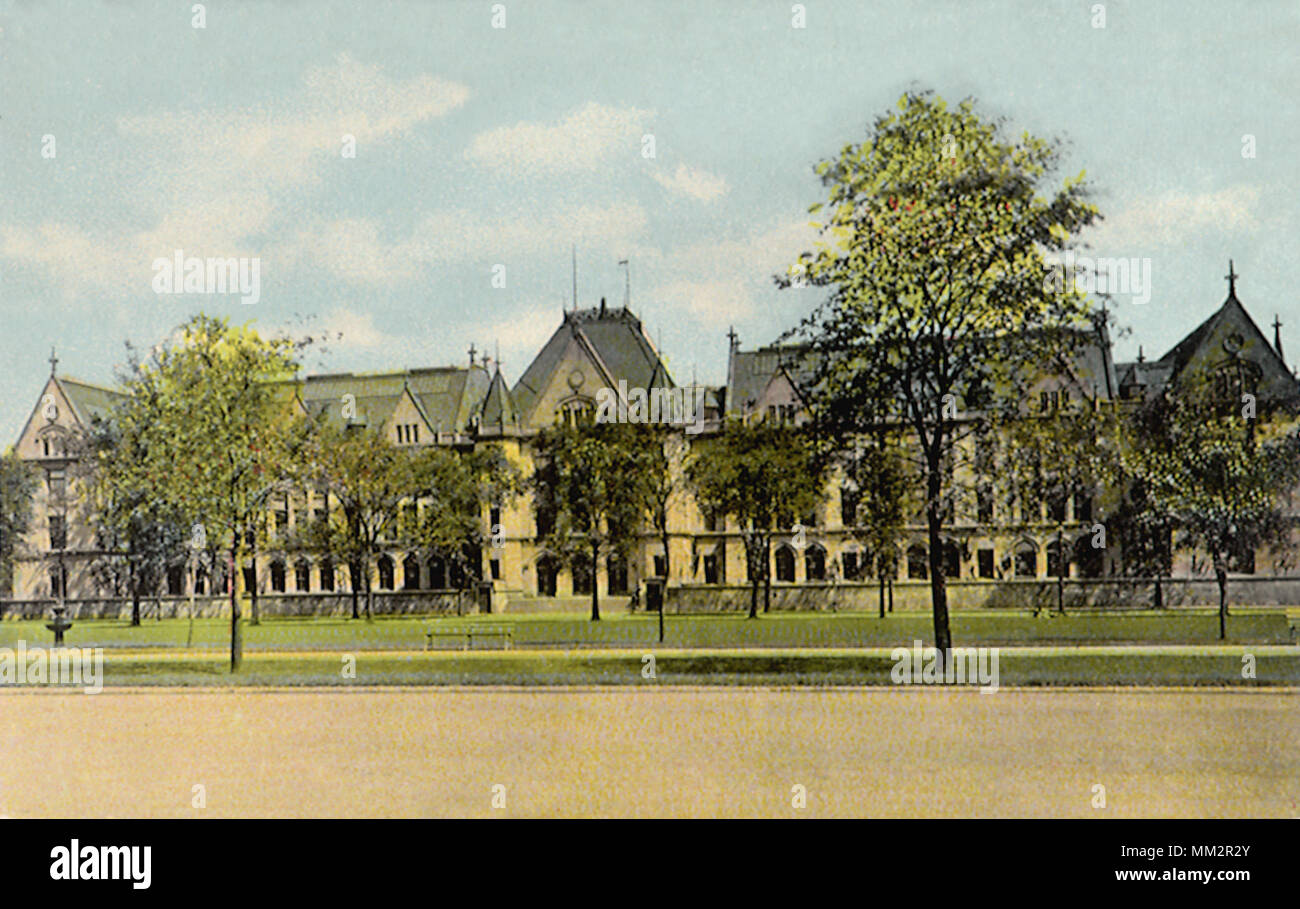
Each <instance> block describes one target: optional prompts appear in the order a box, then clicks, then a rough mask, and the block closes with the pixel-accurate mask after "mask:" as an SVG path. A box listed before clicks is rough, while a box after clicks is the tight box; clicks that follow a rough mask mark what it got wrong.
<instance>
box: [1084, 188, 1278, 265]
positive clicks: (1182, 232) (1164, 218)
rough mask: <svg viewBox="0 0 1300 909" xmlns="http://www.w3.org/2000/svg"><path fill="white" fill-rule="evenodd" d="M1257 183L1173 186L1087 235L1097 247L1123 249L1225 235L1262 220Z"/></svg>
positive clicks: (1111, 249) (1165, 244)
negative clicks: (1194, 189)
mask: <svg viewBox="0 0 1300 909" xmlns="http://www.w3.org/2000/svg"><path fill="white" fill-rule="evenodd" d="M1259 197H1260V190H1259V188H1258V187H1256V186H1249V185H1244V184H1243V185H1240V186H1232V187H1229V188H1227V189H1221V190H1218V191H1216V192H1207V193H1182V192H1169V193H1163V194H1161V195H1156V196H1147V197H1142V198H1138V199H1137V200H1136V201H1134V202H1132V203H1131V204H1129V205H1128V206H1127V207H1126V208H1124V209H1122V210H1120V211H1119V212H1118V213H1117V214H1115V215H1112V216H1109V217H1107V218H1106V219H1105V220H1103V221H1102V222H1101V223H1100V224H1098V225H1097V227H1096V228H1094V229H1093V231H1092V232H1091V235H1090V236H1088V237H1087V238H1086V239H1087V240H1088V242H1089V243H1090V244H1091V245H1092V246H1093V247H1094V248H1096V249H1098V250H1103V251H1119V252H1122V251H1124V250H1129V249H1146V248H1150V247H1153V246H1168V247H1177V246H1183V245H1185V244H1187V243H1189V242H1192V241H1194V240H1197V239H1200V238H1202V237H1204V236H1209V235H1214V236H1222V235H1225V234H1227V233H1230V232H1233V231H1238V230H1249V229H1253V228H1256V227H1258V225H1259V208H1258V202H1259Z"/></svg>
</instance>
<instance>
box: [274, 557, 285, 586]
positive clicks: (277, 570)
mask: <svg viewBox="0 0 1300 909" xmlns="http://www.w3.org/2000/svg"><path fill="white" fill-rule="evenodd" d="M271 589H272V590H274V591H275V592H276V593H284V563H283V562H281V561H280V560H279V559H276V560H275V561H274V562H272V563H271Z"/></svg>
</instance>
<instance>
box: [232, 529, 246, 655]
mask: <svg viewBox="0 0 1300 909" xmlns="http://www.w3.org/2000/svg"><path fill="white" fill-rule="evenodd" d="M238 545H239V537H238V534H236V535H235V537H234V539H232V540H231V543H230V671H231V672H235V671H236V670H238V669H239V664H240V663H242V662H243V661H244V641H243V638H241V637H240V630H239V595H238V594H237V593H236V592H235V591H236V588H237V587H238V585H237V584H236V583H235V581H236V579H237V577H238V575H237V572H236V555H235V553H236V550H237V547H238Z"/></svg>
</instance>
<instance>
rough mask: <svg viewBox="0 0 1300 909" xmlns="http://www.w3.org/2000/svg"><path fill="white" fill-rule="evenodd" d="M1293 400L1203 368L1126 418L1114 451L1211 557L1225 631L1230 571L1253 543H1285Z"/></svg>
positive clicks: (1292, 480)
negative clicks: (1264, 396)
mask: <svg viewBox="0 0 1300 909" xmlns="http://www.w3.org/2000/svg"><path fill="white" fill-rule="evenodd" d="M1296 403H1297V402H1296V401H1294V400H1291V401H1267V400H1257V399H1256V396H1255V395H1254V394H1253V393H1252V392H1250V391H1248V390H1246V389H1244V388H1243V387H1241V386H1240V385H1233V384H1231V383H1224V382H1223V381H1222V380H1221V376H1220V377H1214V376H1210V375H1207V374H1204V373H1193V374H1190V375H1185V376H1180V377H1179V380H1178V383H1177V385H1176V387H1174V388H1173V389H1171V390H1170V391H1168V392H1167V393H1166V394H1164V395H1161V396H1158V397H1156V398H1154V399H1153V400H1151V401H1150V402H1148V403H1147V404H1146V405H1145V406H1144V407H1143V412H1141V413H1139V414H1138V415H1137V416H1136V417H1135V419H1133V420H1132V421H1130V422H1129V423H1128V424H1126V425H1127V427H1128V430H1129V431H1128V432H1127V433H1126V434H1125V435H1124V437H1123V445H1122V448H1121V458H1122V462H1123V465H1124V467H1125V469H1126V471H1127V472H1128V474H1129V476H1130V477H1131V478H1132V479H1133V480H1134V481H1136V482H1138V483H1140V484H1141V485H1142V488H1143V490H1144V492H1145V495H1146V497H1147V498H1148V499H1149V501H1150V503H1151V507H1152V508H1153V510H1155V511H1156V512H1157V513H1158V515H1160V516H1162V517H1163V516H1166V515H1167V516H1168V517H1169V518H1170V521H1171V523H1172V524H1173V526H1174V528H1175V531H1176V534H1175V538H1176V539H1177V540H1178V541H1179V545H1180V546H1181V547H1182V548H1184V549H1187V550H1190V551H1198V550H1199V551H1201V552H1204V553H1206V554H1207V555H1208V556H1209V559H1210V564H1211V566H1212V568H1213V571H1214V576H1215V580H1216V582H1217V583H1218V587H1219V637H1220V638H1226V637H1227V617H1228V599H1227V582H1228V571H1229V569H1230V567H1231V566H1232V564H1233V562H1234V559H1235V557H1237V556H1238V555H1240V554H1245V553H1253V552H1254V550H1255V549H1256V548H1258V547H1273V548H1279V547H1283V546H1288V545H1290V544H1291V540H1290V536H1291V532H1292V525H1291V522H1290V520H1289V518H1288V515H1287V513H1286V511H1285V510H1284V508H1283V504H1284V501H1285V497H1286V496H1287V494H1289V493H1290V492H1292V491H1293V490H1294V489H1295V487H1296V484H1297V482H1300V420H1297V418H1296V412H1295V405H1296Z"/></svg>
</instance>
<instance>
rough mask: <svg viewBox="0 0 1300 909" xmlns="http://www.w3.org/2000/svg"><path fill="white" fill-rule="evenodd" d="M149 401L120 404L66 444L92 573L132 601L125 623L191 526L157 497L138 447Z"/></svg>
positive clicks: (136, 614)
mask: <svg viewBox="0 0 1300 909" xmlns="http://www.w3.org/2000/svg"><path fill="white" fill-rule="evenodd" d="M149 412H151V407H149V406H145V407H127V408H122V409H121V410H120V411H119V413H118V414H117V418H116V419H110V420H97V421H95V423H94V424H93V425H92V426H91V427H90V428H89V429H87V430H85V431H83V432H82V433H81V434H80V435H79V436H78V438H77V440H76V441H75V442H74V443H73V444H74V445H75V446H76V448H77V450H78V455H79V456H78V457H77V458H76V459H75V460H74V461H73V464H74V465H76V469H75V475H76V476H77V478H78V480H79V485H82V486H84V487H85V488H86V489H87V490H88V495H89V496H90V500H91V501H92V502H93V503H94V506H95V507H94V514H95V520H94V522H93V524H94V527H95V544H96V545H95V548H96V550H97V554H96V555H95V557H94V558H93V559H92V561H91V565H90V568H91V572H92V573H93V574H94V575H95V577H96V578H97V579H98V580H99V581H100V582H101V583H103V584H104V585H105V586H107V587H109V588H110V589H112V590H113V591H114V593H116V594H125V595H126V596H128V597H129V598H130V600H131V624H132V625H139V624H140V601H141V599H142V598H143V597H145V596H149V595H153V594H156V593H157V592H158V590H159V588H160V587H161V585H162V583H163V580H164V578H165V577H166V573H167V569H168V567H169V566H170V565H171V564H173V563H174V562H176V560H177V559H178V558H179V557H180V556H181V554H182V553H184V551H185V549H184V547H185V543H186V541H187V540H188V539H189V538H190V536H191V530H190V528H189V527H187V526H186V525H185V523H184V520H185V519H184V516H183V515H182V514H180V512H179V511H178V509H177V507H176V503H175V502H172V501H169V500H168V499H167V498H166V497H162V496H159V494H158V489H157V488H156V486H155V483H154V481H153V475H152V470H153V468H152V466H151V462H150V459H149V457H148V452H147V450H146V449H145V447H144V445H145V436H146V434H147V433H146V429H147V428H148V427H147V424H142V423H140V422H139V418H140V417H141V416H142V415H145V414H148V413H149Z"/></svg>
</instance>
